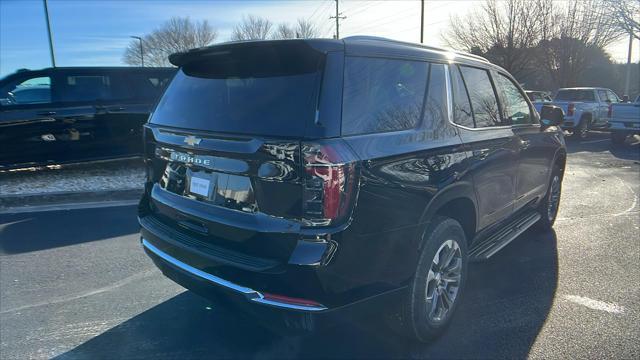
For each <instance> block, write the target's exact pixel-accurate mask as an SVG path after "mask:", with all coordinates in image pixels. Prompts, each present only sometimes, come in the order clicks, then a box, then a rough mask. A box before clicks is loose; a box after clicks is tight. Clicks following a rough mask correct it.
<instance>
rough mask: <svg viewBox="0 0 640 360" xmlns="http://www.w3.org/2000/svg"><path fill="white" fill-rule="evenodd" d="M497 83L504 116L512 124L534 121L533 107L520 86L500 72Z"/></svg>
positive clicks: (524, 123)
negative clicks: (531, 107)
mask: <svg viewBox="0 0 640 360" xmlns="http://www.w3.org/2000/svg"><path fill="white" fill-rule="evenodd" d="M495 79H496V85H497V86H498V89H500V94H501V99H502V112H503V116H504V118H505V119H506V121H508V122H509V123H510V124H512V125H526V124H531V123H532V121H533V120H532V119H533V118H532V116H531V109H530V108H529V104H528V103H527V100H526V99H525V97H524V95H523V94H522V92H521V91H520V89H518V86H517V85H516V84H514V83H513V81H511V79H509V78H508V77H506V76H504V75H502V74H498V76H497V77H496V78H495Z"/></svg>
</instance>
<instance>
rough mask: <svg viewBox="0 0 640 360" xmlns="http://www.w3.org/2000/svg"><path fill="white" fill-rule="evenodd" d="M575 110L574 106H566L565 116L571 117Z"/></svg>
mask: <svg viewBox="0 0 640 360" xmlns="http://www.w3.org/2000/svg"><path fill="white" fill-rule="evenodd" d="M575 110H576V104H573V103H571V104H569V106H567V116H573V112H574V111H575Z"/></svg>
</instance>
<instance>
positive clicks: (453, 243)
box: [391, 216, 468, 342]
mask: <svg viewBox="0 0 640 360" xmlns="http://www.w3.org/2000/svg"><path fill="white" fill-rule="evenodd" d="M423 240H424V241H425V242H424V246H423V248H422V251H421V253H420V257H419V260H418V265H417V269H416V272H415V274H414V276H413V279H412V281H411V284H410V286H409V290H408V291H407V294H406V295H405V298H404V299H403V301H402V302H401V304H400V309H399V311H397V312H396V313H395V314H393V315H394V317H393V318H392V319H391V320H392V323H391V326H392V328H393V329H394V330H396V331H397V332H399V333H401V334H402V335H404V336H406V337H409V338H410V339H412V340H417V341H420V342H428V341H429V340H432V339H434V338H436V337H438V336H439V335H441V334H442V333H443V332H444V330H445V329H446V328H447V326H448V325H449V324H450V323H451V318H452V317H453V314H454V313H455V310H456V308H457V306H458V304H459V303H460V299H461V297H462V293H463V289H464V285H465V281H466V275H467V265H468V264H467V263H468V257H467V239H466V237H465V234H464V230H463V229H462V226H460V223H458V222H457V221H456V220H453V219H450V218H447V217H442V216H438V217H436V218H434V219H433V221H432V222H431V225H430V226H428V227H427V229H426V230H425V232H424V235H423ZM449 251H452V252H449ZM449 255H451V258H450V261H447V259H449ZM456 269H457V270H456ZM429 298H431V300H429ZM447 299H448V301H450V302H447ZM434 300H435V302H434ZM447 303H448V304H450V305H449V306H447Z"/></svg>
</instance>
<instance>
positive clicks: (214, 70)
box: [139, 37, 566, 340]
mask: <svg viewBox="0 0 640 360" xmlns="http://www.w3.org/2000/svg"><path fill="white" fill-rule="evenodd" d="M170 60H171V62H172V63H173V64H175V65H177V66H179V67H180V70H179V72H178V74H177V75H176V77H175V78H174V79H173V81H172V83H171V84H170V85H169V87H168V88H167V91H166V93H165V94H164V96H163V98H162V99H161V100H160V102H159V103H158V106H157V108H156V110H155V112H154V113H153V115H152V117H151V119H150V122H149V123H148V124H147V125H146V127H145V134H144V136H145V153H146V154H145V162H146V165H147V166H146V167H147V173H148V181H147V183H146V191H145V193H144V197H143V198H142V200H141V203H140V209H139V211H140V213H139V220H140V224H141V225H142V234H141V238H142V239H141V241H142V246H143V247H144V249H145V250H146V252H147V254H148V255H149V256H150V257H151V258H152V259H153V261H154V262H155V263H156V265H157V266H158V267H159V268H160V269H161V270H162V271H163V273H164V274H165V275H166V276H168V277H169V278H171V279H173V280H174V281H176V282H178V283H179V284H181V285H183V286H185V287H187V288H188V289H191V290H193V291H194V292H196V293H198V294H201V295H203V296H205V297H207V298H209V299H211V300H213V301H216V302H219V303H222V304H225V305H229V306H232V307H233V308H236V309H241V310H242V311H243V312H249V313H251V314H255V315H256V316H259V317H260V318H263V319H265V318H266V319H267V320H268V323H269V324H276V323H278V322H280V323H283V324H286V325H287V326H288V327H294V328H295V327H297V328H299V329H311V328H315V327H316V326H319V325H322V324H323V323H325V322H333V321H334V320H336V319H340V318H345V317H347V316H351V315H352V314H366V315H369V316H370V315H371V313H372V311H374V310H372V309H374V308H377V309H384V310H385V311H386V312H387V313H388V315H389V316H385V317H386V318H388V319H390V320H391V321H392V325H394V326H395V327H396V328H398V329H403V331H405V332H406V333H407V334H408V335H410V336H412V337H415V338H417V339H419V340H426V339H429V338H431V337H432V336H435V335H436V334H438V333H439V332H441V331H442V330H443V328H444V327H445V326H446V324H447V323H448V322H449V320H450V319H451V315H452V313H453V312H454V310H455V307H456V304H457V303H459V299H460V296H461V292H462V290H463V288H464V284H465V275H466V272H467V264H468V262H469V261H471V260H483V259H487V258H489V257H490V256H492V255H493V254H495V253H496V252H497V251H499V250H500V249H501V248H503V247H504V246H505V245H507V244H508V243H509V242H510V241H512V240H513V239H514V238H516V237H517V236H518V235H519V234H521V233H522V232H523V231H525V230H526V229H527V228H529V227H530V226H532V225H537V226H539V227H540V228H542V229H548V228H550V227H551V226H552V224H553V222H554V219H555V217H556V213H557V210H558V203H559V198H560V187H561V181H562V175H563V171H564V167H565V159H566V151H565V145H564V139H563V136H562V133H561V131H559V129H558V127H557V126H556V125H558V124H559V123H560V122H561V117H562V112H561V111H560V110H559V109H558V108H553V107H546V108H545V109H544V110H543V116H542V118H543V119H544V120H540V116H539V115H538V113H537V112H536V111H535V110H534V108H533V107H532V105H531V103H530V102H529V100H528V99H527V96H526V95H525V93H524V92H523V91H522V89H521V88H520V87H519V86H518V84H517V82H516V81H514V79H513V78H512V77H511V76H510V75H509V74H508V73H507V72H505V71H504V70H502V69H501V68H499V67H497V66H495V65H492V64H490V63H489V62H488V61H486V60H485V59H483V58H480V57H477V56H473V55H467V54H460V53H453V52H449V51H446V50H442V49H436V48H431V47H426V46H421V45H416V44H410V43H402V42H397V41H391V40H387V39H380V38H370V37H354V38H346V39H344V40H328V39H326V40H325V39H322V40H321V39H314V40H281V41H256V42H239V43H226V44H221V45H216V46H211V47H206V48H199V49H194V50H191V51H189V52H185V53H178V54H174V55H172V56H171V57H170ZM345 314H348V315H345Z"/></svg>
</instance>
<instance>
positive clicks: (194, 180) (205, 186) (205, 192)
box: [189, 176, 211, 197]
mask: <svg viewBox="0 0 640 360" xmlns="http://www.w3.org/2000/svg"><path fill="white" fill-rule="evenodd" d="M210 184H211V181H209V180H207V179H203V178H199V177H196V176H192V177H191V182H190V183H189V191H191V193H192V194H196V195H200V196H204V197H208V196H209V186H210Z"/></svg>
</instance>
